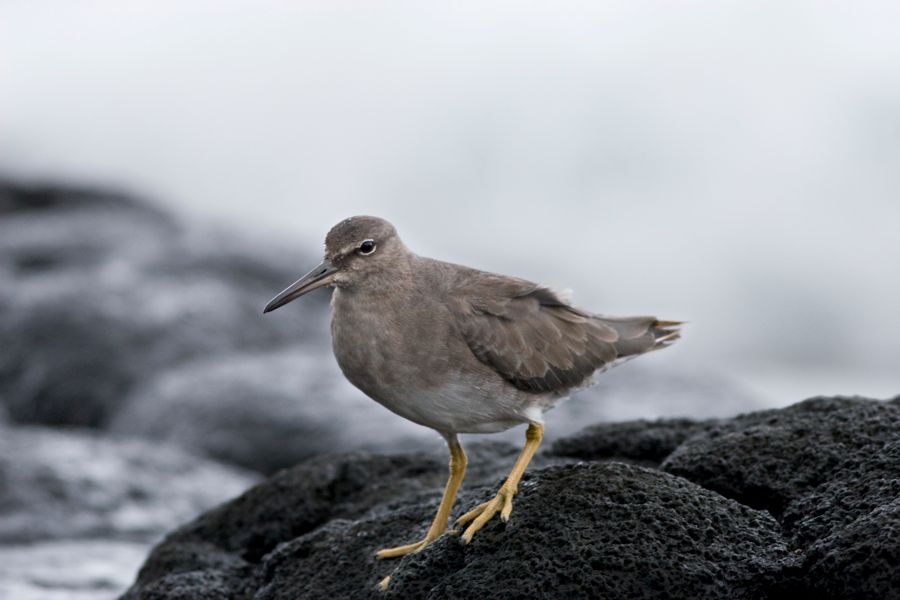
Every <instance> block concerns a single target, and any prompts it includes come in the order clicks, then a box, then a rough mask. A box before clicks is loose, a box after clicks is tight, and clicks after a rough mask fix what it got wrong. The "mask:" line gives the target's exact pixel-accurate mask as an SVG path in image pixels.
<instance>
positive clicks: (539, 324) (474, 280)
mask: <svg viewBox="0 0 900 600" xmlns="http://www.w3.org/2000/svg"><path fill="white" fill-rule="evenodd" d="M425 260H430V259H425ZM430 262H432V263H434V265H433V267H432V268H431V269H429V272H431V273H435V274H438V279H437V280H436V281H433V282H428V283H429V285H436V286H438V287H439V288H440V289H442V290H443V297H444V302H445V303H446V305H447V306H448V308H449V311H450V314H451V315H452V316H453V319H454V323H455V326H456V329H457V331H458V332H459V335H461V337H462V338H463V339H464V340H465V342H466V345H467V346H468V347H469V349H470V350H471V351H472V353H473V354H474V355H475V356H476V357H477V358H478V360H480V361H481V362H482V363H484V364H486V365H488V366H489V367H491V368H492V369H493V370H494V371H495V372H496V373H497V374H498V375H499V376H500V377H502V378H503V379H504V380H506V381H507V382H509V383H510V384H511V385H513V386H515V387H516V388H518V389H520V390H523V391H526V392H534V393H548V392H552V393H565V392H567V391H569V390H573V389H577V388H580V387H583V386H584V385H585V383H586V382H587V380H589V379H590V378H591V377H592V376H593V375H594V374H595V373H596V372H597V371H598V370H603V369H606V368H608V367H610V366H612V365H614V364H617V363H618V362H621V361H622V360H624V359H626V358H630V357H633V356H637V355H640V354H644V353H646V352H650V351H653V350H657V349H660V348H664V347H666V346H668V345H669V344H671V343H672V342H674V341H675V340H677V339H678V337H679V327H680V325H681V323H679V322H677V321H661V320H659V319H657V318H656V317H649V316H639V317H607V316H603V315H596V314H592V313H589V312H587V311H584V310H581V309H579V308H576V307H574V306H572V305H571V304H569V302H568V301H567V300H565V299H563V298H562V297H560V295H559V294H557V293H555V292H553V291H552V290H550V289H548V288H546V287H543V286H541V285H538V284H536V283H533V282H530V281H527V280H524V279H518V278H515V277H508V276H505V275H497V274H494V273H487V272H484V271H478V270H476V269H471V268H469V267H464V266H460V265H454V264H450V263H443V262H440V261H430Z"/></svg>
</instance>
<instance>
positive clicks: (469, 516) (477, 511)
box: [456, 500, 491, 525]
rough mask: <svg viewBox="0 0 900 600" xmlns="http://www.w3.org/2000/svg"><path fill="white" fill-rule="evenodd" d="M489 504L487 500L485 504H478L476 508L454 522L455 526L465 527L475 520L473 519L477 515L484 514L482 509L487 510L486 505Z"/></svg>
mask: <svg viewBox="0 0 900 600" xmlns="http://www.w3.org/2000/svg"><path fill="white" fill-rule="evenodd" d="M490 503H491V501H490V500H488V501H487V502H482V503H481V504H479V505H478V506H476V507H475V508H473V509H472V510H470V511H469V512H467V513H466V514H464V515H463V516H461V517H460V518H458V519H457V520H456V524H457V525H465V524H466V523H468V522H469V521H473V520H475V518H476V517H478V515H480V514H481V513H482V512H484V509H485V508H487V506H488V504H490Z"/></svg>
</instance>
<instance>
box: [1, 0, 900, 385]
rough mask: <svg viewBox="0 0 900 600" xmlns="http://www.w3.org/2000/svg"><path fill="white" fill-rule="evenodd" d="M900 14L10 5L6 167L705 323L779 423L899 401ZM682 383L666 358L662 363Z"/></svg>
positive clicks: (603, 304)
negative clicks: (398, 250) (378, 229)
mask: <svg viewBox="0 0 900 600" xmlns="http://www.w3.org/2000/svg"><path fill="white" fill-rule="evenodd" d="M898 23H900V3H898V2H844V3H839V2H819V1H808V2H789V1H784V0H781V1H777V2H750V1H747V2H716V3H711V2H702V1H695V2H668V1H659V2H634V1H622V2H543V3H535V2H532V3H523V2H485V1H479V2H454V3H447V2H422V1H418V2H390V3H387V2H363V1H360V2H339V1H334V0H329V1H321V2H288V1H284V2H275V1H258V2H234V1H223V0H216V1H211V0H210V1H178V2H175V1H160V0H154V1H130V2H121V1H112V0H105V1H96V2H87V1H85V2H61V1H53V2H50V1H41V0H27V1H10V0H6V1H5V2H2V3H0V171H2V172H6V173H13V174H27V175H32V176H41V177H44V176H46V177H54V178H59V177H62V178H68V179H73V180H77V181H90V182H101V183H109V184H113V185H117V186H125V187H127V188H129V189H132V190H135V191H138V192H140V193H143V194H145V195H150V196H151V197H154V198H156V199H158V200H159V201H160V202H164V203H166V204H168V205H170V206H172V207H174V208H176V209H177V210H180V211H183V212H186V213H188V214H191V215H194V216H202V217H204V218H208V217H214V218H216V219H219V220H223V221H226V222H228V221H232V222H235V223H237V224H238V225H239V226H241V227H246V228H253V229H256V230H259V231H264V232H267V233H268V234H270V235H278V236H283V237H288V238H295V239H296V243H297V246H298V249H300V250H305V251H306V254H305V255H304V253H303V252H298V265H297V272H298V274H300V273H301V272H303V271H304V270H305V269H306V268H307V267H309V266H311V265H309V264H305V263H304V261H303V259H304V258H305V256H307V255H309V254H310V253H314V252H317V251H318V250H319V248H320V246H321V241H322V238H323V237H324V234H325V232H326V231H327V229H328V228H329V227H330V226H331V225H332V224H333V223H334V222H336V221H338V220H339V219H341V218H343V217H346V216H349V215H352V214H358V213H368V214H377V215H381V216H385V217H387V218H389V219H391V220H392V221H394V222H395V224H396V225H397V226H398V228H399V230H400V233H401V236H402V237H403V238H404V239H405V240H406V242H407V243H408V245H410V246H411V247H412V248H413V249H415V250H417V251H419V252H420V253H422V254H428V255H431V256H435V257H437V258H443V259H447V260H452V261H457V262H465V263H467V264H470V265H472V266H476V267H480V268H484V269H487V270H494V271H502V272H507V273H510V274H515V275H519V276H523V277H527V278H530V279H534V280H537V281H541V282H544V283H547V284H549V285H551V286H554V287H560V288H565V287H568V288H573V289H574V290H575V297H574V298H575V301H576V303H577V304H580V305H582V306H585V307H587V308H590V309H592V310H594V311H597V312H605V313H611V314H629V313H655V314H660V315H662V316H664V317H674V318H685V319H688V320H690V321H691V322H692V324H691V327H690V330H689V333H688V335H687V337H686V339H685V340H684V343H683V344H680V345H679V346H680V347H679V348H678V349H677V350H676V349H673V350H671V351H670V353H671V359H670V360H672V361H674V364H682V363H683V364H684V365H685V368H693V369H708V370H710V371H711V372H715V373H720V374H725V375H729V376H732V377H735V378H737V379H739V380H741V381H742V382H743V383H745V384H747V385H749V386H751V387H753V388H754V389H756V390H758V391H759V392H760V393H761V394H764V395H766V396H767V397H768V398H769V399H770V400H771V401H772V402H773V403H786V402H789V401H794V400H797V399H799V398H798V397H797V395H812V394H816V393H836V392H844V393H851V392H858V393H864V394H871V395H875V396H886V395H890V394H894V393H898V392H900V309H898V307H900V35H898ZM667 358H668V357H667Z"/></svg>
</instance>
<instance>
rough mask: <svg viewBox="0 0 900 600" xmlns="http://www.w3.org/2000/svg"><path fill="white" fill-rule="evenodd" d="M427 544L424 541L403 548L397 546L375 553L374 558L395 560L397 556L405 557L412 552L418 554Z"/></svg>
mask: <svg viewBox="0 0 900 600" xmlns="http://www.w3.org/2000/svg"><path fill="white" fill-rule="evenodd" d="M427 543H428V542H426V541H425V540H423V541H421V542H416V543H414V544H406V545H405V546H397V547H396V548H385V549H384V550H379V551H378V552H376V553H375V558H377V559H378V560H384V559H386V558H397V557H399V556H406V555H407V554H410V553H412V552H418V551H419V550H421V549H422V548H424V547H425V545H426V544H427Z"/></svg>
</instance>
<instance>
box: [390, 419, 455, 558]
mask: <svg viewBox="0 0 900 600" xmlns="http://www.w3.org/2000/svg"><path fill="white" fill-rule="evenodd" d="M447 444H448V445H449V446H450V478H449V479H448V480H447V487H445V488H444V496H443V497H442V498H441V505H440V506H439V507H438V511H437V514H436V515H435V517H434V521H432V522H431V527H429V528H428V533H427V534H425V539H424V540H422V541H420V542H415V543H413V544H407V545H405V546H397V547H396V548H386V549H384V550H379V551H378V553H377V554H376V555H375V556H376V558H378V559H383V558H396V557H398V556H404V555H406V554H409V553H410V552H418V551H420V550H422V549H423V548H424V547H425V546H427V545H428V544H430V543H431V542H433V541H434V540H436V539H438V538H439V537H441V535H443V534H444V532H445V531H447V526H448V524H449V521H450V511H451V510H453V503H454V502H455V501H456V493H457V492H458V491H459V486H460V485H461V484H462V481H463V478H464V477H465V476H466V465H467V464H468V459H467V458H466V453H465V452H464V451H463V448H462V446H461V445H460V444H459V440H458V439H457V437H456V436H455V435H454V436H452V437H450V438H448V439H447Z"/></svg>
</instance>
